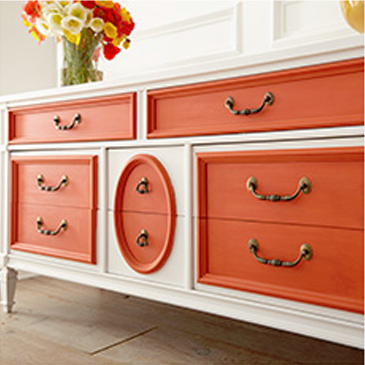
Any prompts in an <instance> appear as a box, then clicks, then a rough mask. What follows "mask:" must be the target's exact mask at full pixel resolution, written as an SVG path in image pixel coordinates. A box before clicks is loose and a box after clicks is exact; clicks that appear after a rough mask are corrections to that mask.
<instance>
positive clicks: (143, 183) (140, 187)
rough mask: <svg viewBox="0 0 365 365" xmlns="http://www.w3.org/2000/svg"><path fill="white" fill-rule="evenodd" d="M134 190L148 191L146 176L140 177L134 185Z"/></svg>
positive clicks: (141, 192) (144, 192)
mask: <svg viewBox="0 0 365 365" xmlns="http://www.w3.org/2000/svg"><path fill="white" fill-rule="evenodd" d="M136 192H137V193H139V194H147V193H148V180H147V177H144V178H142V179H141V181H140V182H139V183H138V184H137V186H136Z"/></svg>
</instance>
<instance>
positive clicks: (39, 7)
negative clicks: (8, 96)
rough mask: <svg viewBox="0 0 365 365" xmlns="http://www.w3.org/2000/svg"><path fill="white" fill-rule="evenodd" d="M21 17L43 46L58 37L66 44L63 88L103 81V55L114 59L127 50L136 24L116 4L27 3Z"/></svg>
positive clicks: (91, 2) (79, 2) (98, 2)
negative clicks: (99, 67)
mask: <svg viewBox="0 0 365 365" xmlns="http://www.w3.org/2000/svg"><path fill="white" fill-rule="evenodd" d="M22 18H23V22H24V25H25V26H27V27H28V28H29V33H30V34H31V35H32V36H33V37H34V38H35V39H36V40H37V41H38V42H39V43H41V42H42V41H44V40H45V39H46V37H48V36H55V37H57V39H58V40H60V41H62V43H63V69H62V71H61V82H62V84H63V85H73V84H81V83H85V82H91V81H100V80H102V77H103V74H102V72H101V71H99V70H98V61H99V57H100V55H101V53H103V54H104V57H105V58H106V59H107V60H112V59H113V58H114V57H115V56H116V55H117V54H118V53H119V52H120V51H121V47H123V48H124V49H128V47H129V45H130V39H129V38H128V36H129V35H130V34H131V32H132V30H133V29H134V22H133V19H132V17H131V16H130V14H129V12H128V11H127V9H126V8H122V7H121V5H120V4H119V3H118V2H115V1H27V3H26V4H25V5H24V6H23V13H22Z"/></svg>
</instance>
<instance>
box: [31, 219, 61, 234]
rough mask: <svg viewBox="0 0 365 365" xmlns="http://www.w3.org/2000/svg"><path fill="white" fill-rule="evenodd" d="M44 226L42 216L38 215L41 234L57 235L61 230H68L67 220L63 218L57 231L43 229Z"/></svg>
mask: <svg viewBox="0 0 365 365" xmlns="http://www.w3.org/2000/svg"><path fill="white" fill-rule="evenodd" d="M42 226H43V219H42V218H41V217H38V218H37V231H38V232H39V233H40V234H44V235H46V236H56V235H57V234H58V233H60V231H61V230H64V231H66V229H67V221H66V219H63V220H62V221H61V223H60V225H59V226H58V228H57V229H56V230H55V231H49V230H48V229H42Z"/></svg>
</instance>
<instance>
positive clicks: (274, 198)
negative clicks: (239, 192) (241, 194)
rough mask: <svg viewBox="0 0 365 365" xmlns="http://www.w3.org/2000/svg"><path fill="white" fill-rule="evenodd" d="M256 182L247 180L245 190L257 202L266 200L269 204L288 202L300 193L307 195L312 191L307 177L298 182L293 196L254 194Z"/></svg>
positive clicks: (253, 179)
mask: <svg viewBox="0 0 365 365" xmlns="http://www.w3.org/2000/svg"><path fill="white" fill-rule="evenodd" d="M257 185H258V182H257V179H256V178H254V177H252V176H251V177H250V178H249V179H248V180H247V183H246V187H247V190H248V191H249V192H250V193H252V195H253V196H254V197H255V198H257V199H259V200H268V201H271V202H278V201H284V202H288V201H291V200H293V199H295V198H296V197H297V196H298V195H299V194H300V193H301V192H302V193H303V194H309V193H310V192H311V190H312V183H311V181H310V180H309V179H308V178H307V177H303V178H301V179H300V181H299V186H298V190H297V191H296V192H295V193H294V194H293V195H283V196H281V195H277V194H271V195H261V194H258V193H257V192H256V188H257Z"/></svg>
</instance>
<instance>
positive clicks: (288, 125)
mask: <svg viewBox="0 0 365 365" xmlns="http://www.w3.org/2000/svg"><path fill="white" fill-rule="evenodd" d="M0 108H1V146H0V147H1V149H0V153H1V155H0V156H1V171H0V173H1V185H0V193H1V200H2V205H1V209H2V210H1V215H0V216H1V221H0V233H1V237H2V240H1V242H0V244H1V254H0V264H1V304H2V306H3V308H4V310H5V311H6V312H11V310H12V308H13V305H14V303H15V299H16V290H15V288H16V279H17V271H18V270H26V271H30V272H33V273H35V274H40V275H46V276H50V277H55V278H59V279H62V280H68V281H72V282H77V283H81V284H85V285H91V286H95V287H99V288H104V289H108V290H113V291H116V292H119V293H125V294H128V295H135V296H140V297H143V298H147V299H152V300H158V301H161V302H165V303H170V304H174V305H178V306H183V307H187V308H192V309H196V310H200V311H204V312H208V313H213V314H217V315H221V316H226V317H230V318H235V319H238V320H242V321H248V322H252V323H256V324H260V325H264V326H269V327H273V328H277V329H282V330H286V331H291V332H295V333H298V334H304V335H307V336H312V337H315V338H320V339H324V340H328V341H333V342H336V343H341V344H344V345H349V346H354V347H359V348H361V347H363V313H364V293H363V289H364V242H363V240H364V196H363V194H364V150H363V144H364V140H363V137H364V133H363V132H364V131H363V123H364V59H363V58H362V55H361V54H358V53H357V54H356V52H355V53H353V54H346V53H344V54H338V55H336V57H334V56H333V55H327V56H323V55H321V56H317V57H316V56H313V55H308V56H307V57H302V58H301V59H300V60H297V59H295V58H294V59H292V60H287V61H286V62H283V61H282V60H281V59H280V57H279V55H278V56H277V59H276V60H273V61H272V62H271V63H270V65H269V66H268V65H265V64H263V63H262V64H258V65H256V64H254V62H252V64H251V65H250V64H245V65H242V64H239V63H238V62H236V63H235V64H232V63H231V64H230V65H224V63H221V64H218V65H215V66H214V67H213V66H212V67H210V68H207V69H206V70H205V71H204V72H200V71H194V70H193V69H186V70H184V71H183V72H180V73H177V74H174V75H162V74H151V75H147V74H146V75H144V76H143V75H142V76H140V77H139V78H138V77H137V78H136V80H133V81H131V80H129V81H128V82H126V83H122V82H120V83H119V82H114V83H110V84H108V83H95V84H91V85H84V86H76V87H67V88H64V89H54V90H47V91H45V92H36V93H28V94H20V95H13V96H9V97H4V98H2V99H0ZM65 295H67V294H65ZM14 298H15V299H14Z"/></svg>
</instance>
